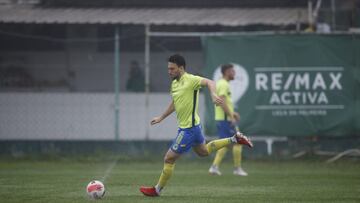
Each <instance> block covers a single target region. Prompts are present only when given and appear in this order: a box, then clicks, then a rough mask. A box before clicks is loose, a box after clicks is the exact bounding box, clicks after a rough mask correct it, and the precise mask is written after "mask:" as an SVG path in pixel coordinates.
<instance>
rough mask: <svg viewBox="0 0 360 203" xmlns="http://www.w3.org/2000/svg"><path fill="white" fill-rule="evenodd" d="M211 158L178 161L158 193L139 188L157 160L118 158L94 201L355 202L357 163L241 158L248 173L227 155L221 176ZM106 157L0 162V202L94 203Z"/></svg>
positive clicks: (152, 177)
mask: <svg viewBox="0 0 360 203" xmlns="http://www.w3.org/2000/svg"><path fill="white" fill-rule="evenodd" d="M209 164H210V159H205V160H204V159H202V160H200V159H195V160H180V161H179V162H178V163H177V165H176V167H175V172H174V174H173V177H172V179H171V180H170V182H169V184H168V186H167V187H166V188H165V189H164V191H163V194H162V196H161V197H156V198H150V197H145V196H143V195H142V194H140V193H139V190H138V189H139V186H140V185H143V184H145V185H152V184H154V183H156V181H157V179H158V177H159V174H160V171H161V169H162V163H161V161H154V162H150V161H147V162H140V161H129V160H127V161H118V162H117V164H116V165H115V167H114V168H113V169H112V171H111V173H109V175H108V177H107V179H106V180H105V187H106V190H107V193H106V195H105V198H104V199H102V200H99V201H97V202H104V203H105V202H121V203H124V202H129V203H130V202H131V203H136V202H166V203H168V202H172V203H173V202H181V203H183V202H200V203H201V202H206V203H211V202H214V203H215V202H216V203H218V202H220V203H225V202H360V164H359V162H351V161H339V162H337V163H334V164H325V163H323V162H317V161H245V162H244V168H245V169H246V171H248V172H249V174H250V175H249V176H248V177H235V176H233V175H232V166H231V163H230V161H229V160H226V161H225V162H224V164H223V165H222V167H221V170H222V172H223V175H222V176H220V177H219V176H209V175H208V173H207V170H208V167H209ZM110 165H111V162H104V161H103V162H100V161H75V160H65V161H64V160H62V161H29V160H27V161H14V160H11V161H4V160H1V161H0V197H1V200H0V201H1V202H27V203H29V202H52V203H53V202H93V201H89V200H88V198H87V196H86V194H85V186H86V185H87V183H88V182H90V181H91V180H92V179H101V178H102V177H103V176H104V173H105V171H106V169H107V168H108V167H109V166H110Z"/></svg>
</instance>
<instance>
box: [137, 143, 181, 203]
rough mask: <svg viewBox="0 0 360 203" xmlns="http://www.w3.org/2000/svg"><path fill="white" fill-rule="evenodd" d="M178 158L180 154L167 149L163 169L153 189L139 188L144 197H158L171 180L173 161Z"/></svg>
mask: <svg viewBox="0 0 360 203" xmlns="http://www.w3.org/2000/svg"><path fill="white" fill-rule="evenodd" d="M180 156H181V154H178V153H176V152H174V151H172V150H171V149H169V150H168V151H167V152H166V154H165V157H164V167H163V170H162V172H161V174H160V177H159V180H158V183H157V184H156V185H155V186H154V187H146V186H141V187H140V192H142V193H143V194H144V195H146V196H152V197H154V196H159V195H160V192H161V190H162V189H163V188H164V187H165V185H166V183H167V182H168V180H169V179H170V178H171V175H172V174H173V171H174V167H175V161H176V160H177V159H178V158H180Z"/></svg>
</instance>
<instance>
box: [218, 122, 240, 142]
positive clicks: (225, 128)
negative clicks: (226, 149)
mask: <svg viewBox="0 0 360 203" xmlns="http://www.w3.org/2000/svg"><path fill="white" fill-rule="evenodd" d="M216 127H217V132H218V136H219V138H228V137H231V136H233V135H234V134H235V133H236V130H235V127H234V126H233V125H232V124H231V122H230V121H216Z"/></svg>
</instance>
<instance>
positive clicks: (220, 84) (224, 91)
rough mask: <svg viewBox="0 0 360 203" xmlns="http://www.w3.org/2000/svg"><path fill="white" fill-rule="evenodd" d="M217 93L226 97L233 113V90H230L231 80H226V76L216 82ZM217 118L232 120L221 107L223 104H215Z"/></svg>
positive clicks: (226, 101) (219, 119)
mask: <svg viewBox="0 0 360 203" xmlns="http://www.w3.org/2000/svg"><path fill="white" fill-rule="evenodd" d="M216 94H217V95H218V96H219V97H222V96H224V97H225V101H224V102H225V103H226V105H227V106H228V108H229V111H230V112H231V113H233V112H234V105H233V103H232V100H231V91H230V84H229V81H227V80H225V79H224V78H222V79H220V80H218V81H217V82H216ZM215 120H217V121H222V120H230V118H229V117H228V116H227V115H226V113H225V111H224V110H223V109H222V108H221V106H216V105H215Z"/></svg>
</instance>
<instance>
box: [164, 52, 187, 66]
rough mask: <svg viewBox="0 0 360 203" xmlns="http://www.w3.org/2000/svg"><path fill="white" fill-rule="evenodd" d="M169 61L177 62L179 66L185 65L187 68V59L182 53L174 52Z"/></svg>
mask: <svg viewBox="0 0 360 203" xmlns="http://www.w3.org/2000/svg"><path fill="white" fill-rule="evenodd" d="M168 61H169V62H171V63H175V64H176V65H178V66H179V67H180V66H183V67H184V69H185V66H186V63H185V59H184V57H182V56H181V55H180V54H174V55H172V56H170V57H169V60H168Z"/></svg>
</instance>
